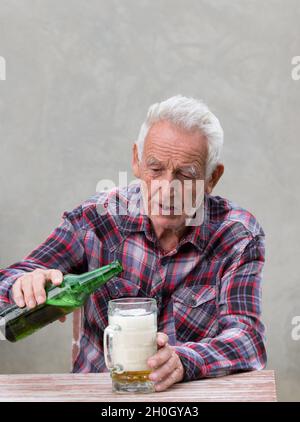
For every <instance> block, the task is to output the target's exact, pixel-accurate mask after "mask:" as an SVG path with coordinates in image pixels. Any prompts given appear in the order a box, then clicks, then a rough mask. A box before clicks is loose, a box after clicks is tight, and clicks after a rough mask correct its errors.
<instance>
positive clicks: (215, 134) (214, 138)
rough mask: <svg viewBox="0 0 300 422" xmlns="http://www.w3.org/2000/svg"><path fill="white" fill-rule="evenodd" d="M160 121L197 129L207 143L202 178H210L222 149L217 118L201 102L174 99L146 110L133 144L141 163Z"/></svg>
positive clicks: (221, 135) (177, 97) (175, 97)
mask: <svg viewBox="0 0 300 422" xmlns="http://www.w3.org/2000/svg"><path fill="white" fill-rule="evenodd" d="M162 120H167V121H169V122H172V123H174V124H176V125H178V126H180V127H181V128H183V129H186V130H187V131H190V130H193V129H199V131H200V132H201V133H202V134H203V135H204V136H205V137H206V139H207V141H208V157H207V162H206V172H205V177H206V178H209V177H210V176H211V174H212V173H213V171H214V169H215V168H216V166H217V164H218V163H219V162H220V157H221V151H222V146H223V139H224V134H223V129H222V127H221V124H220V122H219V120H218V119H217V117H216V116H215V115H214V114H213V113H212V112H211V111H210V110H209V108H208V107H207V105H206V104H205V103H204V102H203V101H202V100H196V99H195V98H191V97H184V96H182V95H176V96H174V97H171V98H168V99H167V100H165V101H162V102H161V103H155V104H152V105H151V106H150V107H149V110H148V113H147V117H146V120H145V121H144V123H143V124H142V126H141V129H140V132H139V135H138V139H137V141H136V144H137V149H138V158H139V160H141V159H142V154H143V148H144V142H145V139H146V136H147V134H148V131H149V129H150V128H151V126H152V125H153V124H154V123H157V122H159V121H162Z"/></svg>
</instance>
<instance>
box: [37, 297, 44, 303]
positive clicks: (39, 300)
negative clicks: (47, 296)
mask: <svg viewBox="0 0 300 422" xmlns="http://www.w3.org/2000/svg"><path fill="white" fill-rule="evenodd" d="M37 302H38V304H39V305H40V304H42V303H43V302H44V298H43V296H39V297H38V298H37Z"/></svg>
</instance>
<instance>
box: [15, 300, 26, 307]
mask: <svg viewBox="0 0 300 422" xmlns="http://www.w3.org/2000/svg"><path fill="white" fill-rule="evenodd" d="M17 305H18V306H19V307H20V308H24V306H25V303H24V302H23V300H19V301H18V302H17Z"/></svg>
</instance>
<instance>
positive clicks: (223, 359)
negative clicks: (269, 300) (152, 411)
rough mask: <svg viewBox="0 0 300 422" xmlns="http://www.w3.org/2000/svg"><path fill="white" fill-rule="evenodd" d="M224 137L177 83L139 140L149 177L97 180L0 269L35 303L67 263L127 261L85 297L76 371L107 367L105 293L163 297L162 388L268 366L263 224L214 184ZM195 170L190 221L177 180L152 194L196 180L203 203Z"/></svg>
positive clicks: (81, 266) (155, 363)
mask: <svg viewBox="0 0 300 422" xmlns="http://www.w3.org/2000/svg"><path fill="white" fill-rule="evenodd" d="M222 144H223V131H222V128H221V126H220V123H219V121H218V119H217V118H216V117H215V116H214V115H213V114H212V113H211V112H210V111H209V109H208V108H207V106H206V105H205V104H204V103H203V102H201V101H198V100H196V99H193V98H187V97H183V96H180V95H177V96H175V97H172V98H169V99H168V100H166V101H163V102H161V103H158V104H154V105H152V106H151V107H150V109H149V111H148V114H147V118H146V121H145V122H144V123H143V125H142V127H141V130H140V133H139V137H138V140H137V142H136V143H135V144H134V146H133V171H134V175H135V176H136V177H137V178H138V179H139V181H140V184H139V183H137V184H130V185H129V186H128V187H126V188H118V189H115V190H113V191H102V192H99V193H97V194H96V195H94V196H93V197H92V198H90V199H89V200H87V201H86V202H84V203H83V204H81V205H80V206H78V207H77V208H75V209H74V210H73V211H71V212H65V213H64V214H63V221H62V223H61V224H60V225H59V226H58V227H57V228H56V229H55V230H54V231H53V232H52V233H51V234H50V236H49V237H48V238H47V239H46V240H45V242H43V243H42V244H41V245H40V246H38V247H37V248H36V249H35V250H34V251H33V252H31V253H30V254H29V255H28V256H27V257H25V258H24V260H22V261H21V262H18V263H16V264H14V265H11V266H10V267H8V268H6V269H4V270H2V271H1V272H0V299H1V300H2V301H4V302H7V303H9V302H12V301H15V302H16V304H17V305H18V306H20V307H23V306H25V305H27V306H28V307H30V308H32V307H35V306H36V305H37V304H41V303H43V302H44V301H45V298H46V296H45V289H44V286H45V284H46V282H47V281H51V282H52V283H53V284H55V285H59V284H60V283H61V281H62V276H63V274H64V273H67V272H73V273H75V272H77V273H81V272H84V271H88V270H91V269H94V268H97V267H99V266H102V265H106V264H108V263H109V262H111V261H112V260H114V259H119V260H120V261H121V262H122V265H123V268H124V271H123V273H122V274H121V277H115V278H114V279H112V280H111V281H109V282H108V283H106V284H105V285H104V286H102V287H101V288H100V289H98V290H97V291H96V293H94V294H93V295H91V297H90V299H89V300H88V302H87V303H86V305H85V308H84V320H83V332H82V335H81V340H80V350H79V353H78V356H77V359H76V361H75V363H74V367H73V372H101V371H105V370H106V367H105V362H104V357H103V330H104V328H105V326H106V325H107V304H108V301H109V300H110V299H111V298H120V297H125V296H126V297H128V296H132V297H136V296H143V297H145V296H147V297H154V298H156V299H157V303H158V331H159V333H158V335H157V343H158V351H157V353H156V354H155V355H154V356H152V357H151V358H149V361H148V364H149V366H150V368H151V369H152V371H151V375H150V378H151V379H152V380H153V381H154V382H155V386H156V387H155V388H156V391H162V390H165V389H167V388H169V387H170V386H171V385H172V384H174V383H177V382H181V381H188V380H195V379H200V378H204V377H215V376H220V375H224V374H229V373H233V372H238V371H249V370H254V369H262V368H263V367H264V365H265V363H266V351H265V346H264V326H263V324H262V322H261V320H260V315H261V279H262V268H263V265H264V232H263V230H262V228H261V227H260V225H259V224H258V222H257V220H256V219H255V217H254V216H253V215H252V214H251V213H249V212H248V211H246V210H245V209H243V208H241V207H239V206H237V205H236V204H235V203H233V202H231V201H229V200H227V199H224V198H221V197H220V196H212V195H211V193H212V190H213V188H214V187H215V186H216V184H217V183H218V181H219V179H220V178H221V176H222V174H223V172H224V165H223V164H222V162H221V159H220V154H221V149H222ZM197 180H200V181H201V180H202V181H203V199H202V202H201V206H202V209H203V215H202V219H201V222H200V223H199V224H190V225H188V224H187V221H189V220H188V218H187V217H191V216H192V215H191V214H189V213H188V212H187V211H186V208H185V207H184V205H185V204H184V199H182V205H183V209H182V212H180V213H178V212H175V211H176V209H177V205H178V201H177V205H176V204H175V202H174V201H175V200H174V191H175V190H174V191H172V192H173V194H172V195H171V196H170V203H169V204H168V205H165V204H164V203H163V202H162V201H163V194H162V191H161V190H159V192H158V193H159V195H158V196H157V195H156V201H154V200H153V198H154V196H153V192H154V190H153V189H152V188H151V184H153V182H154V181H165V182H169V183H171V182H173V181H177V182H178V183H179V185H184V182H185V181H191V183H192V195H193V201H192V203H193V204H195V201H197V195H198V194H197V192H196V191H195V187H196V181H197ZM141 187H143V188H142V189H141ZM145 187H146V188H148V189H145ZM159 189H160V188H159ZM145 192H146V194H145V195H143V193H145ZM170 192H171V191H170ZM156 193H157V192H156ZM133 198H135V200H136V199H137V198H140V199H141V204H142V205H141V208H140V211H139V212H135V213H124V212H119V213H118V212H112V209H111V208H112V207H111V206H110V205H111V204H112V203H113V204H114V205H116V207H117V209H121V208H122V207H125V206H126V204H128V203H130V202H131V201H132V200H133ZM155 202H156V203H155ZM154 205H156V206H157V208H158V212H154ZM99 207H100V208H101V209H102V210H103V209H106V211H107V212H99V209H100V208H99ZM196 209H197V208H196Z"/></svg>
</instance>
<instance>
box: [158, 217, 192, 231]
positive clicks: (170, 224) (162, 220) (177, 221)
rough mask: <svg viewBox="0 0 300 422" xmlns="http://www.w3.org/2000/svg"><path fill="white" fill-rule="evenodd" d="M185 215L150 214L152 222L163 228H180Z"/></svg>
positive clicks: (183, 222)
mask: <svg viewBox="0 0 300 422" xmlns="http://www.w3.org/2000/svg"><path fill="white" fill-rule="evenodd" d="M185 219H186V217H185V216H182V215H174V214H171V215H161V214H160V215H151V220H152V222H153V223H154V224H155V225H156V224H157V225H158V226H160V227H163V228H165V229H176V228H180V227H182V226H183V225H184V224H185Z"/></svg>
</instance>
